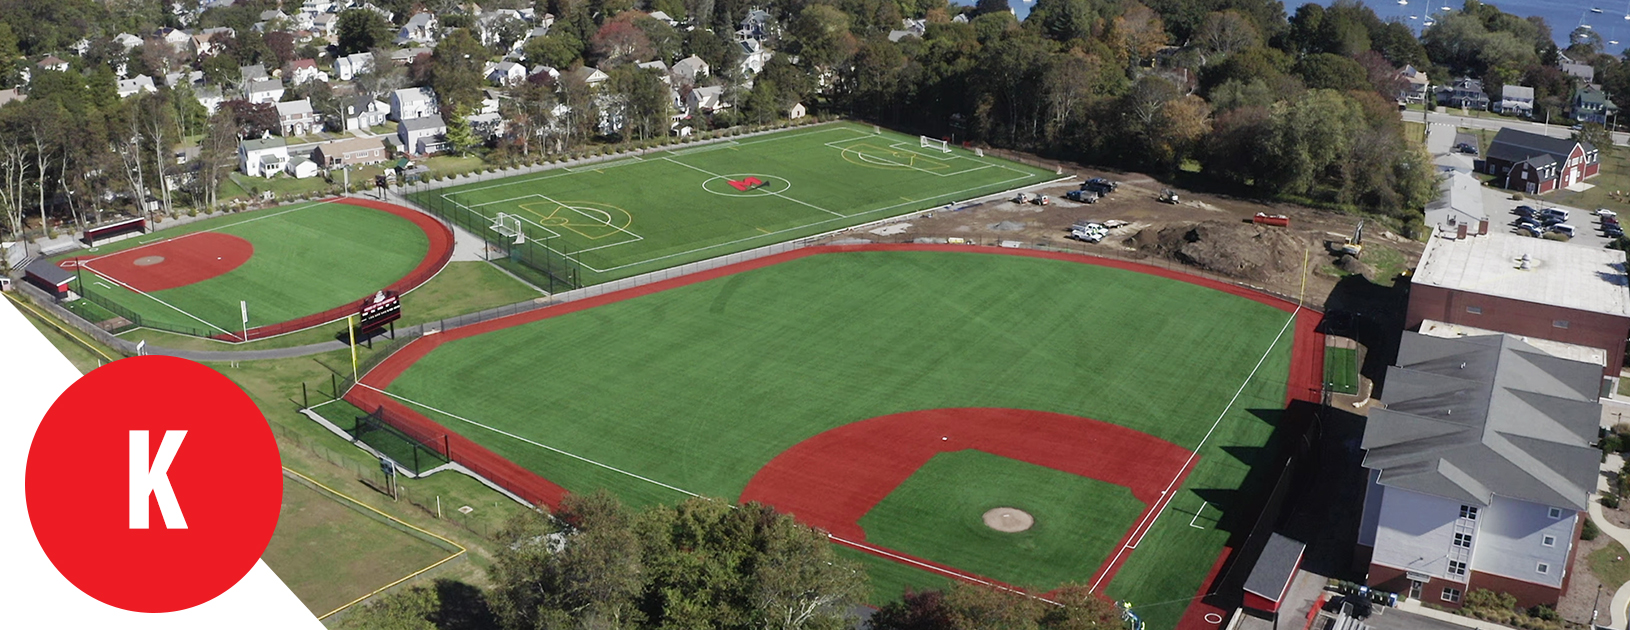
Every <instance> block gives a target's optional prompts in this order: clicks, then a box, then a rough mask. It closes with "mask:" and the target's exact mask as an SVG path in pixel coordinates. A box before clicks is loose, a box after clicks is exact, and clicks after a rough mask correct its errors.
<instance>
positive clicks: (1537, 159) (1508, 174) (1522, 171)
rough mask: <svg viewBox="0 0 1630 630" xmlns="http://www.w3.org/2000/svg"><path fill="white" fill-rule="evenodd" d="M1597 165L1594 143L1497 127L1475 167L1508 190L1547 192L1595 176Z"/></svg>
mask: <svg viewBox="0 0 1630 630" xmlns="http://www.w3.org/2000/svg"><path fill="white" fill-rule="evenodd" d="M1600 168H1601V162H1600V156H1599V155H1598V154H1597V151H1596V147H1594V146H1592V145H1591V144H1590V143H1589V142H1581V141H1578V140H1574V139H1572V138H1552V137H1550V136H1542V135H1540V134H1537V133H1528V132H1526V131H1519V130H1516V129H1509V128H1508V129H1501V130H1500V133H1498V134H1495V136H1494V142H1492V143H1490V144H1489V148H1488V151H1487V152H1486V153H1484V159H1483V160H1481V161H1479V162H1477V170H1478V171H1481V172H1484V173H1488V174H1490V175H1494V176H1496V179H1495V181H1496V182H1498V183H1500V185H1501V186H1503V187H1505V188H1507V189H1510V190H1519V191H1522V192H1526V193H1529V194H1542V193H1548V192H1551V191H1553V190H1556V189H1558V188H1566V187H1568V186H1571V185H1573V184H1577V183H1579V182H1582V181H1584V180H1585V179H1588V178H1591V177H1595V176H1596V173H1597V171H1598V170H1600Z"/></svg>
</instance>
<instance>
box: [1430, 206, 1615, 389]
mask: <svg viewBox="0 0 1630 630" xmlns="http://www.w3.org/2000/svg"><path fill="white" fill-rule="evenodd" d="M1627 287H1630V276H1626V273H1625V255H1624V252H1621V251H1618V250H1612V249H1602V248H1595V247H1584V246H1580V245H1570V244H1567V243H1562V242H1558V241H1551V240H1546V239H1540V238H1527V237H1522V236H1517V235H1514V234H1501V233H1489V234H1482V235H1478V234H1475V233H1472V234H1469V235H1467V236H1464V237H1458V238H1457V234H1456V233H1454V232H1447V231H1443V230H1438V231H1435V232H1434V233H1433V234H1432V238H1431V239H1430V240H1429V241H1428V242H1427V244H1426V251H1424V252H1422V253H1421V261H1420V263H1419V264H1418V265H1416V267H1415V276H1414V278H1413V281H1412V283H1411V286H1410V290H1409V314H1408V318H1407V320H1406V321H1405V324H1404V325H1405V327H1406V328H1409V329H1410V330H1419V329H1420V326H1421V322H1423V321H1427V320H1433V321H1438V322H1444V323H1448V324H1457V325H1461V326H1467V327H1472V328H1480V329H1483V330H1489V331H1497V332H1503V333H1510V334H1513V335H1522V336H1527V337H1535V338H1539V339H1548V340H1551V341H1557V342H1562V343H1567V344H1574V345H1579V346H1587V347H1590V348H1600V349H1602V350H1603V351H1604V356H1605V358H1606V361H1605V363H1606V365H1605V366H1603V376H1609V377H1617V376H1618V375H1619V366H1621V365H1623V364H1624V348H1625V339H1626V336H1627V335H1630V288H1627Z"/></svg>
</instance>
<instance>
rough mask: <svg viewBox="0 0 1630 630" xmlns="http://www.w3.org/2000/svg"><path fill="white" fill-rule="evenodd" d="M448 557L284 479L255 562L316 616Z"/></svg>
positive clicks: (311, 490)
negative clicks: (268, 536)
mask: <svg viewBox="0 0 1630 630" xmlns="http://www.w3.org/2000/svg"><path fill="white" fill-rule="evenodd" d="M448 555H450V554H449V552H447V551H446V550H444V549H442V548H440V547H438V546H436V545H432V544H430V543H428V542H425V541H424V540H421V539H419V538H417V537H415V536H412V535H409V534H407V533H405V532H403V531H402V530H399V529H396V528H394V527H392V526H390V525H387V524H386V523H385V522H383V520H382V519H380V518H379V517H378V516H377V515H372V516H370V515H368V514H364V513H363V512H362V508H357V507H352V506H348V505H345V504H343V503H341V502H340V501H339V500H336V499H331V498H329V497H328V496H326V495H324V494H322V493H320V492H318V491H316V490H313V489H311V488H308V487H306V486H304V485H302V484H300V483H298V482H296V481H294V480H292V479H289V478H288V477H284V478H283V509H282V511H281V512H279V513H278V517H277V531H276V532H275V533H273V534H272V542H271V544H270V545H267V547H266V553H264V554H262V555H261V559H263V560H265V561H266V566H269V567H271V568H272V571H274V572H276V573H277V577H278V578H279V579H281V580H283V583H284V584H287V585H289V589H290V590H292V591H294V594H295V595H296V596H298V597H299V598H300V601H301V602H303V603H305V605H306V608H307V609H309V610H311V612H312V614H316V615H322V614H325V613H327V612H329V611H331V610H334V609H336V608H339V607H340V606H344V605H345V604H347V603H349V602H350V601H351V600H354V599H356V598H358V597H361V596H363V595H367V594H368V593H371V592H373V590H374V589H377V588H379V587H381V586H384V585H386V584H390V583H391V582H394V581H396V580H397V579H399V578H401V577H402V576H405V575H407V574H409V573H413V572H414V571H418V570H419V569H423V568H425V567H427V566H429V565H430V564H431V563H434V562H436V561H437V560H440V559H442V558H445V557H447V556H448Z"/></svg>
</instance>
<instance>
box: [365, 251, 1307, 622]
mask: <svg viewBox="0 0 1630 630" xmlns="http://www.w3.org/2000/svg"><path fill="white" fill-rule="evenodd" d="M868 251H896V252H898V251H907V252H910V251H918V252H958V253H977V254H987V255H1003V256H1022V257H1027V258H1044V259H1049V260H1061V261H1067V262H1074V263H1081V264H1090V265H1099V266H1103V267H1112V268H1116V269H1124V270H1127V271H1133V272H1137V273H1144V274H1149V275H1153V276H1159V277H1163V278H1169V279H1172V280H1177V281H1180V282H1187V283H1189V284H1194V285H1198V286H1202V287H1206V288H1209V289H1214V290H1217V291H1222V292H1224V293H1228V294H1230V295H1236V296H1239V297H1243V298H1246V299H1249V300H1252V301H1255V302H1259V303H1262V304H1266V305H1268V306H1271V307H1274V308H1277V309H1279V310H1282V311H1285V312H1286V313H1297V318H1296V322H1295V324H1294V325H1293V326H1294V330H1293V331H1289V332H1293V333H1294V335H1295V336H1294V338H1293V342H1292V344H1293V345H1292V348H1291V370H1290V375H1289V380H1288V383H1287V386H1286V392H1285V398H1286V403H1287V404H1289V403H1290V402H1291V401H1294V400H1302V401H1312V402H1318V401H1319V393H1320V388H1321V383H1322V380H1323V378H1322V375H1323V369H1324V336H1323V335H1321V334H1319V333H1318V332H1317V330H1316V328H1317V326H1318V324H1319V322H1320V320H1321V319H1322V318H1323V315H1322V314H1320V313H1318V312H1317V311H1311V310H1306V309H1302V310H1298V305H1297V304H1296V303H1294V302H1291V301H1289V300H1285V299H1283V298H1280V297H1277V296H1274V295H1269V294H1266V293H1262V292H1259V291H1255V290H1252V289H1248V288H1245V287H1240V286H1235V285H1232V284H1229V283H1226V282H1221V281H1218V280H1212V279H1209V278H1202V277H1199V276H1194V275H1189V274H1186V273H1182V272H1179V271H1176V270H1172V269H1163V268H1160V267H1153V266H1150V265H1145V264H1141V263H1135V262H1130V261H1124V260H1114V259H1108V258H1098V257H1093V256H1082V255H1078V254H1069V253H1063V252H1046V251H1035V250H1026V249H1007V248H983V247H970V246H965V245H929V244H866V245H843V246H827V247H809V248H803V249H797V250H793V251H789V252H785V253H781V254H776V255H773V256H766V257H763V258H758V259H754V260H749V261H745V262H741V263H736V264H734V265H727V266H724V267H719V268H717V269H712V270H708V271H704V272H700V273H695V274H691V275H687V276H680V277H677V278H672V279H668V280H663V281H659V282H653V283H651V284H647V285H644V286H639V287H634V288H631V289H624V290H622V291H617V292H613V293H607V294H604V295H599V296H595V297H591V298H585V299H582V300H577V301H574V302H568V303H565V304H561V305H559V306H554V307H550V308H545V309H540V310H536V311H529V312H525V313H518V314H516V315H511V316H509V317H503V318H499V319H495V320H491V321H486V322H482V323H479V324H475V325H472V326H466V327H463V328H458V329H455V330H451V331H447V332H444V333H441V334H437V335H432V336H429V337H422V338H420V339H418V340H416V341H414V342H413V343H410V344H408V345H407V346H406V347H404V348H402V349H401V350H400V351H398V352H397V353H396V354H394V355H392V356H390V357H389V358H387V359H385V361H384V362H382V363H380V364H379V366H378V367H376V368H374V369H373V370H372V371H370V372H369V373H368V374H367V375H366V376H364V377H363V378H362V382H363V383H364V384H366V385H368V386H369V387H373V388H378V389H380V390H383V389H386V388H389V387H390V384H391V382H393V381H395V380H396V378H397V377H398V376H401V375H402V373H403V372H405V371H407V369H408V368H409V367H412V365H413V364H414V363H415V362H417V361H418V360H419V359H421V358H424V357H425V355H428V354H430V352H431V351H433V350H435V349H436V348H438V347H440V346H441V345H442V344H444V343H447V342H449V341H456V340H458V339H464V338H467V337H472V336H475V335H479V334H483V333H488V332H492V331H495V330H502V329H504V328H509V327H511V326H519V325H522V324H528V323H531V322H536V321H541V320H545V319H549V318H551V317H559V316H562V315H567V314H570V313H575V312H578V311H582V310H586V309H590V308H594V307H596V306H601V305H605V304H611V303H614V302H620V301H623V300H628V299H632V298H636V297H640V296H643V295H650V294H652V293H656V292H659V291H666V290H669V289H673V288H678V287H683V286H688V285H692V284H696V283H699V282H706V281H708V280H713V279H716V278H721V277H725V276H729V275H732V274H737V273H742V272H745V271H751V270H754V269H761V268H764V267H768V266H770V265H775V264H780V263H783V262H787V261H791V260H797V259H799V258H804V257H806V256H817V255H823V254H838V253H846V252H868ZM345 398H346V400H349V401H351V402H352V403H353V404H357V405H358V406H360V407H363V408H366V409H374V408H376V407H384V408H385V409H386V411H387V412H388V414H389V415H388V417H387V420H389V421H390V422H392V423H393V424H398V423H400V425H401V426H400V428H403V429H404V430H409V431H410V432H415V431H417V432H424V433H429V434H433V435H456V432H451V431H448V430H447V429H446V428H445V427H443V426H442V425H440V424H438V423H436V422H435V421H432V420H430V419H429V418H427V417H425V416H424V415H422V414H420V413H418V412H417V411H415V410H413V409H412V408H410V407H408V406H406V405H404V404H402V403H400V402H397V401H396V400H395V399H392V398H390V397H389V396H385V395H383V394H380V393H377V392H375V391H372V390H370V389H368V388H364V387H355V388H352V389H351V390H350V392H347V393H346V395H345ZM994 411H1002V412H1012V411H1013V410H994ZM994 411H993V412H994ZM923 413H932V412H923ZM1049 415H1050V414H1049ZM1066 417H1068V418H1070V419H1071V421H1072V422H1073V423H1081V422H1086V423H1093V422H1095V421H1092V420H1088V419H1085V418H1075V417H1070V416H1066ZM874 420H882V419H881V418H879V419H874ZM946 421H949V420H946ZM865 422H871V421H863V422H862V423H860V424H864V423H865ZM1098 424H1103V423H1098ZM1108 426H1113V425H1108ZM1116 428H1117V429H1120V430H1122V431H1126V429H1121V428H1120V427H1116ZM841 430H842V429H837V430H835V431H841ZM962 430H965V431H966V430H970V427H962ZM1134 433H1135V432H1134ZM941 435H945V433H940V434H937V435H935V436H934V438H935V440H938V437H939V436H941ZM1139 435H1141V434H1139ZM1145 438H1146V439H1154V438H1152V436H1145ZM815 439H816V440H820V439H822V438H820V437H817V438H815ZM874 439H875V438H874ZM953 439H955V438H954V437H953ZM1003 439H1009V440H1012V439H1022V438H1021V437H1019V436H1009V437H1007V438H1003ZM873 446H877V445H876V444H854V448H863V447H865V448H870V447H873ZM889 446H892V445H889ZM801 447H803V445H802V444H800V445H799V446H795V447H793V449H791V450H789V451H788V453H793V452H796V451H798V450H799V449H800V448H801ZM969 447H971V446H969ZM1035 447H1036V448H1037V449H1045V448H1046V447H1047V445H1039V444H1038V445H1035ZM901 448H906V447H904V446H902V447H901ZM463 449H464V450H463V451H462V453H460V452H459V451H458V449H457V448H455V449H454V454H453V455H452V459H454V460H455V461H458V462H459V463H461V464H464V465H465V466H467V467H470V468H471V469H474V470H476V471H477V472H478V473H479V472H481V471H482V470H492V471H494V472H496V473H500V474H501V475H502V476H504V477H510V476H511V475H520V476H524V477H525V478H526V479H527V481H526V482H525V484H524V485H525V487H526V488H527V491H526V492H521V491H519V490H517V494H521V495H522V496H523V497H525V498H528V499H529V500H532V501H534V502H536V503H543V504H548V505H551V506H553V505H558V503H559V500H560V498H561V497H563V496H564V495H565V490H563V489H561V488H560V486H557V485H555V484H553V483H550V482H549V481H547V480H545V479H543V478H542V477H539V476H538V475H537V474H536V473H533V472H531V471H528V470H526V469H524V468H522V467H520V466H518V465H516V464H514V463H513V462H510V461H509V460H507V459H504V458H503V457H501V456H499V455H497V454H496V453H493V452H492V451H489V450H487V449H485V448H482V447H481V446H479V445H477V444H475V443H473V442H470V443H469V445H468V446H466V447H463ZM980 450H985V449H983V448H981V449H980ZM1104 450H1114V449H1104ZM1104 450H1100V451H1097V452H1100V453H1101V452H1104ZM1179 450H1181V449H1179ZM936 452H937V451H936ZM1184 453H1185V455H1184V457H1187V451H1184ZM1140 455H1141V453H1140ZM929 456H932V454H929ZM1004 456H1008V457H1012V458H1014V459H1021V460H1024V461H1031V460H1030V459H1029V457H1035V455H1033V454H1032V455H1029V456H1025V455H1024V454H1022V453H1018V454H1016V455H1004ZM887 457H889V458H894V457H900V455H899V454H897V453H896V452H895V451H893V450H890V451H889V453H888V454H887ZM776 461H779V458H778V459H777V460H776ZM920 465H921V462H918V463H916V464H915V465H912V467H911V470H915V469H916V468H917V467H918V466H920ZM1079 465H1088V463H1081V462H1076V463H1072V466H1079ZM1192 465H1193V462H1190V467H1192ZM1180 466H1182V459H1179V460H1178V461H1177V462H1176V463H1175V464H1170V465H1167V466H1165V467H1163V468H1162V470H1164V471H1165V476H1164V478H1163V479H1160V488H1156V489H1155V492H1156V493H1157V494H1158V493H1159V491H1160V490H1162V489H1164V488H1165V486H1166V484H1167V483H1170V482H1171V480H1172V477H1171V475H1174V474H1176V475H1180V477H1179V479H1178V483H1177V485H1176V486H1174V487H1180V486H1181V483H1182V476H1186V475H1187V474H1188V469H1182V470H1179V467H1180ZM1061 470H1068V469H1066V468H1061ZM863 472H865V471H862V470H856V469H846V470H844V471H843V473H842V474H844V475H850V474H862V473H863ZM760 474H761V475H762V474H763V473H762V472H761V473H760ZM828 474H832V473H830V472H829V473H828ZM891 474H898V472H894V473H891ZM906 474H907V476H909V472H908V473H906ZM1077 474H1079V473H1077ZM1136 474H1142V473H1136ZM1087 476H1094V475H1087ZM902 479H903V478H902ZM1111 479H1113V477H1112V478H1111ZM757 482H758V477H756V476H755V478H754V483H757ZM500 483H502V482H500ZM878 483H879V484H880V486H881V485H882V484H885V483H886V480H885V481H880V482H878ZM1117 483H1118V482H1117ZM898 485H899V482H898V481H895V482H894V483H893V484H888V485H886V487H867V488H866V489H864V490H863V491H862V490H853V491H851V492H856V493H860V494H857V495H856V496H855V498H850V499H845V500H846V501H848V502H849V503H848V504H847V505H846V506H844V507H842V509H841V510H837V509H836V508H835V509H834V511H833V512H831V513H828V512H826V511H823V510H821V509H819V508H816V507H814V506H809V505H806V504H804V503H796V504H789V505H790V506H791V507H787V508H785V509H787V510H788V511H792V512H794V513H797V514H799V515H800V518H801V519H804V518H830V519H834V521H833V522H834V524H836V523H838V522H844V523H849V524H850V526H851V527H852V524H853V522H854V521H855V520H856V519H858V516H856V517H855V518H852V519H850V518H849V517H848V515H849V514H851V513H852V512H853V511H854V510H855V509H857V506H858V505H859V504H860V503H861V502H864V501H867V500H870V499H869V497H871V496H877V497H879V500H880V498H881V497H882V496H886V495H887V494H888V491H890V490H892V489H893V488H895V487H896V486H898ZM1129 487H1133V488H1134V496H1138V497H1139V499H1140V500H1143V501H1145V503H1146V504H1149V503H1150V501H1149V500H1148V499H1145V498H1144V495H1140V494H1137V493H1138V492H1139V490H1137V489H1136V486H1129ZM511 489H512V490H515V488H511ZM754 491H755V490H754V489H753V488H752V487H751V486H750V487H749V489H748V491H747V492H744V493H743V498H744V499H748V500H752V499H753V498H755V497H754V496H750V495H749V493H751V492H754ZM783 493H784V492H783ZM879 493H881V494H879ZM794 496H796V495H794ZM760 500H762V499H760ZM777 500H779V499H777ZM875 503H876V501H875V500H872V502H871V503H867V504H866V505H867V506H868V507H869V506H870V505H873V504H875ZM1159 503H1160V502H1159V501H1158V499H1157V500H1156V501H1155V502H1154V505H1155V507H1158V505H1159ZM800 510H802V511H800ZM811 510H813V511H811ZM840 512H841V513H840ZM806 513H808V514H815V515H816V516H814V517H806V516H804V514H806ZM1149 513H1150V512H1149V511H1148V510H1146V511H1145V515H1147V514H1149ZM861 514H864V511H862V512H861ZM838 519H848V520H847V521H839V520H838ZM1146 520H1148V519H1144V518H1140V519H1139V523H1140V524H1142V523H1144V521H1146ZM1147 526H1148V525H1147V524H1142V525H1139V526H1136V527H1134V528H1133V530H1132V531H1129V532H1127V535H1126V536H1125V537H1123V539H1122V541H1121V545H1120V546H1122V547H1124V546H1125V545H1127V544H1130V543H1131V541H1133V540H1136V538H1135V537H1134V536H1141V531H1139V530H1141V529H1143V528H1146V527H1147ZM829 531H834V532H836V531H839V530H838V529H829ZM844 531H849V532H851V533H853V532H854V531H855V529H854V528H851V529H848V530H844ZM1118 548H1119V547H1118ZM1228 553H1230V550H1229V549H1226V548H1225V549H1224V550H1223V551H1222V553H1221V554H1219V557H1217V558H1215V559H1209V558H1208V559H1206V560H1210V561H1211V562H1212V567H1213V568H1212V571H1211V574H1210V575H1208V576H1207V577H1206V579H1205V582H1204V583H1203V584H1201V586H1200V590H1199V591H1198V592H1197V593H1196V598H1195V600H1194V601H1193V603H1192V604H1191V605H1190V606H1189V608H1188V610H1187V611H1186V612H1185V614H1184V616H1183V621H1182V622H1181V623H1180V624H1179V626H1178V628H1179V630H1210V629H1213V628H1218V627H1220V626H1221V624H1222V620H1223V619H1225V618H1226V616H1227V615H1226V614H1223V615H1221V616H1218V615H1216V614H1212V613H1218V612H1223V611H1220V610H1219V609H1217V608H1215V607H1212V606H1210V605H1208V604H1206V603H1204V602H1203V601H1202V600H1201V598H1200V597H1198V596H1199V595H1201V594H1204V593H1207V592H1210V589H1211V588H1212V586H1213V584H1212V583H1213V582H1215V581H1216V579H1217V574H1218V571H1219V570H1220V568H1221V566H1222V564H1223V562H1224V560H1226V558H1227V555H1226V554H1228ZM1129 556H1130V554H1122V558H1121V559H1120V560H1119V561H1116V562H1111V563H1110V565H1112V566H1104V567H1100V568H1099V570H1098V572H1099V574H1100V575H1104V574H1112V573H1113V572H1114V571H1115V570H1116V569H1118V568H1119V564H1120V563H1122V562H1124V561H1125V559H1126V558H1127V557H1129ZM913 560H918V559H913ZM1196 560H1199V559H1196ZM924 564H933V563H928V562H924ZM936 566H937V565H936ZM953 571H954V570H953ZM957 573H960V572H957ZM1096 577H1097V576H1095V578H1096ZM1213 619H1215V620H1216V621H1213Z"/></svg>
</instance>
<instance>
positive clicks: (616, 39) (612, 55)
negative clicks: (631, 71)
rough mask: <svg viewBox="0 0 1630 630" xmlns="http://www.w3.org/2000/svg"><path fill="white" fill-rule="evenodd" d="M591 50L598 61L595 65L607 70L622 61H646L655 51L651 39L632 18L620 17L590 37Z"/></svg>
mask: <svg viewBox="0 0 1630 630" xmlns="http://www.w3.org/2000/svg"><path fill="white" fill-rule="evenodd" d="M589 52H590V53H591V54H593V55H594V58H595V60H596V62H597V63H596V64H595V67H597V68H600V69H602V70H605V69H609V68H610V67H611V66H614V65H617V64H620V63H632V62H637V61H644V60H646V59H649V58H650V57H651V55H652V54H653V52H654V51H653V50H652V48H651V40H650V39H648V38H647V37H646V36H645V32H644V31H641V30H640V29H639V27H637V26H634V24H633V21H632V20H627V19H618V20H612V21H610V22H606V23H605V25H603V26H601V27H600V29H599V30H597V31H595V32H594V36H593V37H590V38H589Z"/></svg>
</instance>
